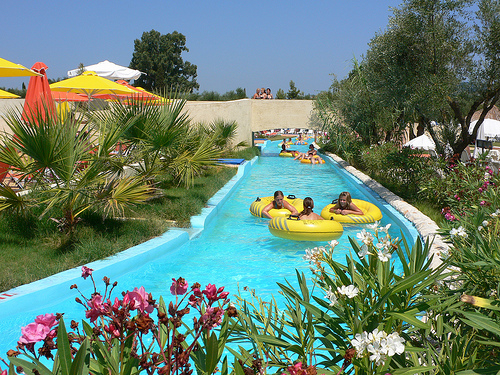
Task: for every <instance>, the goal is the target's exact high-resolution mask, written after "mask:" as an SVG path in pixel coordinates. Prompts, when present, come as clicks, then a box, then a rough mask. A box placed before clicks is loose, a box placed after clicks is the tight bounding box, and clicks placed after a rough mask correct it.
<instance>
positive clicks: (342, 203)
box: [330, 191, 364, 215]
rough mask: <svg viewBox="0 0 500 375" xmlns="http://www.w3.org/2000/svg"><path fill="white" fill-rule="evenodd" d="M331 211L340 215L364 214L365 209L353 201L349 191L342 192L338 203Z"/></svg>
mask: <svg viewBox="0 0 500 375" xmlns="http://www.w3.org/2000/svg"><path fill="white" fill-rule="evenodd" d="M330 212H333V213H335V214H338V215H364V214H363V211H361V209H359V207H357V206H356V205H355V204H354V203H352V199H351V194H350V193H349V192H348V191H344V192H342V193H340V195H339V199H338V201H337V203H336V204H335V206H333V207H331V208H330Z"/></svg>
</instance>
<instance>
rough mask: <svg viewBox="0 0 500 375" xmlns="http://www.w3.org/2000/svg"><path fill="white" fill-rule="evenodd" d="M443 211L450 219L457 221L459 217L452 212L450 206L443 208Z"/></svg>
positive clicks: (446, 217) (447, 218)
mask: <svg viewBox="0 0 500 375" xmlns="http://www.w3.org/2000/svg"><path fill="white" fill-rule="evenodd" d="M441 213H442V214H443V215H444V218H445V219H446V220H448V221H455V220H457V218H456V217H455V216H454V215H453V214H452V213H451V209H450V207H445V208H443V209H442V210H441Z"/></svg>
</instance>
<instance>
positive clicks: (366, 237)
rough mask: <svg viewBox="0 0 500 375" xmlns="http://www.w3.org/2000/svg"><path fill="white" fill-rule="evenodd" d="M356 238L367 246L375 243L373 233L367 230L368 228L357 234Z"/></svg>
mask: <svg viewBox="0 0 500 375" xmlns="http://www.w3.org/2000/svg"><path fill="white" fill-rule="evenodd" d="M356 238H357V239H358V240H359V241H361V242H363V243H364V244H365V245H367V246H369V245H371V244H373V235H372V234H371V233H369V232H367V231H366V229H363V230H362V231H361V232H359V233H358V234H356Z"/></svg>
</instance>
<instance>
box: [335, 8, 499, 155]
mask: <svg viewBox="0 0 500 375" xmlns="http://www.w3.org/2000/svg"><path fill="white" fill-rule="evenodd" d="M473 6H477V9H478V11H477V12H473V11H472V10H471V9H473V8H474V7H473ZM499 37H500V2H498V1H497V0H476V1H474V0H404V1H403V3H402V5H401V6H400V8H398V9H394V15H393V17H391V19H390V22H389V25H388V27H387V30H386V31H384V32H383V33H380V34H377V35H376V36H375V37H374V38H373V39H372V41H371V43H370V49H369V50H368V52H367V54H366V57H365V58H364V59H363V61H362V62H361V63H360V67H361V68H362V72H363V77H364V79H365V80H366V87H365V88H364V89H363V90H365V91H366V93H367V94H369V97H370V98H371V101H372V103H373V104H375V106H374V107H371V108H374V109H376V110H377V113H376V114H373V115H372V116H371V119H374V120H376V121H377V125H378V126H379V128H380V130H383V132H385V133H386V137H387V136H389V137H390V136H391V133H393V132H394V131H397V130H399V129H401V128H402V127H404V126H405V124H407V123H415V122H417V123H419V124H420V131H423V129H424V128H426V129H427V130H428V131H429V132H430V133H431V135H432V137H433V138H434V140H435V142H436V144H437V145H440V146H444V145H446V144H449V145H450V146H451V148H452V149H453V153H455V154H460V153H461V152H462V151H463V150H464V149H465V148H466V147H467V145H468V144H469V143H470V142H471V141H473V140H474V139H475V137H476V133H477V130H478V128H479V125H480V123H481V121H482V119H484V116H485V115H486V113H487V112H488V111H489V110H490V109H491V108H492V107H493V105H494V104H495V103H497V102H498V100H499V98H500V76H499V74H498V73H499V70H500V59H499V58H498V56H500V42H499V40H500V38H499ZM357 71H359V67H356V69H355V70H353V72H351V76H350V78H349V79H347V80H345V81H343V82H341V84H340V86H339V90H340V91H346V92H347V93H348V92H349V90H351V91H352V83H353V80H352V77H355V76H356V73H357ZM358 92H360V91H359V90H358ZM356 105H359V106H362V105H366V103H363V102H359V103H356V102H355V101H351V109H350V111H352V110H353V109H352V106H356ZM339 110H340V116H341V117H342V118H344V119H346V120H348V119H349V117H350V116H349V113H346V112H345V111H342V110H341V108H340V109H339ZM478 110H480V111H481V117H480V119H479V120H480V121H478V122H477V124H476V127H475V129H474V132H473V133H472V134H469V126H470V123H471V119H472V115H473V114H474V113H475V112H476V111H478ZM381 111H382V112H383V113H382V112H381ZM356 112H360V113H361V112H362V111H361V110H360V109H359V108H358V109H357V110H356ZM351 117H352V116H351ZM381 120H382V121H383V122H380V121H381ZM384 121H385V123H384ZM434 122H437V123H438V124H439V125H440V127H437V128H436V126H434V125H433V124H434ZM349 126H351V127H353V128H354V127H355V126H356V124H354V123H353V124H349ZM371 141H372V142H373V141H374V139H372V140H371Z"/></svg>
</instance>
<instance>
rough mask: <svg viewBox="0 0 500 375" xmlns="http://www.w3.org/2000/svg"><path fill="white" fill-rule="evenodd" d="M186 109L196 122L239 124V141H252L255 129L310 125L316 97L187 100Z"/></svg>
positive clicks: (307, 126) (306, 126)
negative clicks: (305, 98) (295, 98)
mask: <svg viewBox="0 0 500 375" xmlns="http://www.w3.org/2000/svg"><path fill="white" fill-rule="evenodd" d="M186 110H187V111H188V113H189V115H190V117H191V119H192V120H193V121H195V122H205V123H209V122H211V121H213V120H216V119H218V118H221V119H224V120H226V121H236V122H237V123H238V135H237V137H236V139H235V142H236V143H238V142H241V141H246V142H248V143H249V144H251V142H252V132H257V131H262V130H267V129H279V128H309V127H310V126H309V118H310V116H311V114H312V110H313V102H312V100H254V99H240V100H232V101H228V102H198V101H193V102H187V103H186Z"/></svg>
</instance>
